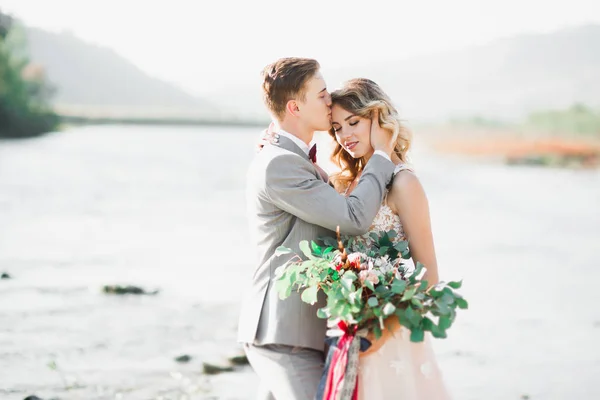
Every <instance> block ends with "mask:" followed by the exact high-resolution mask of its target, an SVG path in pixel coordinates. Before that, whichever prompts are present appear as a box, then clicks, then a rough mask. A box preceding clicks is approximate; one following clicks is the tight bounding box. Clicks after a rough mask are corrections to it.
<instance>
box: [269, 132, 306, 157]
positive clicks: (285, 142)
mask: <svg viewBox="0 0 600 400" xmlns="http://www.w3.org/2000/svg"><path fill="white" fill-rule="evenodd" d="M273 145H275V146H278V147H281V148H282V149H285V150H287V151H291V152H292V153H296V154H298V155H299V156H300V157H302V158H304V159H306V160H308V154H306V153H305V152H304V151H303V150H302V149H301V148H300V147H298V145H297V144H296V143H294V142H293V141H292V140H291V139H289V138H286V137H285V136H280V137H279V142H277V143H273Z"/></svg>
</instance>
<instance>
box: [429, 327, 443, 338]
mask: <svg viewBox="0 0 600 400" xmlns="http://www.w3.org/2000/svg"><path fill="white" fill-rule="evenodd" d="M431 334H432V335H433V337H434V338H438V339H445V338H446V337H447V336H446V331H445V330H444V329H442V328H440V327H439V326H437V325H433V327H432V329H431Z"/></svg>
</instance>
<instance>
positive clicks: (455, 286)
mask: <svg viewBox="0 0 600 400" xmlns="http://www.w3.org/2000/svg"><path fill="white" fill-rule="evenodd" d="M448 286H450V287H451V288H452V289H460V287H461V286H462V281H452V282H448Z"/></svg>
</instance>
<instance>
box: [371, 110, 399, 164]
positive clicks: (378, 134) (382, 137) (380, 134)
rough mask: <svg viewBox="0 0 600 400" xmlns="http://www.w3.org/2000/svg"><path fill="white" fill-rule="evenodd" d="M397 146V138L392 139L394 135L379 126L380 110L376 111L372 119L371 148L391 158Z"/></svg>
mask: <svg viewBox="0 0 600 400" xmlns="http://www.w3.org/2000/svg"><path fill="white" fill-rule="evenodd" d="M395 144H396V138H395V137H392V133H391V132H390V131H389V130H387V129H384V128H382V127H381V125H379V110H378V109H375V110H374V111H373V116H372V117H371V146H372V147H373V150H375V151H377V150H380V151H383V152H384V153H385V154H387V155H388V156H390V157H391V155H392V151H394V146H395Z"/></svg>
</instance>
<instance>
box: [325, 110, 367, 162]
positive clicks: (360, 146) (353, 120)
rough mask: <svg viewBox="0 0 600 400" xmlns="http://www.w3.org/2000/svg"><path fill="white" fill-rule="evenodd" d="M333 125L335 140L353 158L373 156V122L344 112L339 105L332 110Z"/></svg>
mask: <svg viewBox="0 0 600 400" xmlns="http://www.w3.org/2000/svg"><path fill="white" fill-rule="evenodd" d="M331 112H332V116H331V120H332V122H331V125H332V126H333V129H335V139H336V140H337V142H338V143H339V144H340V146H342V148H343V149H344V150H345V151H346V152H347V153H348V154H350V155H351V156H352V158H361V157H364V156H370V155H371V154H373V147H371V120H369V119H367V118H362V117H359V116H358V115H354V114H352V113H351V112H349V111H346V110H344V109H343V108H342V107H340V106H338V105H337V104H336V105H334V106H333V107H332V109H331Z"/></svg>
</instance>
